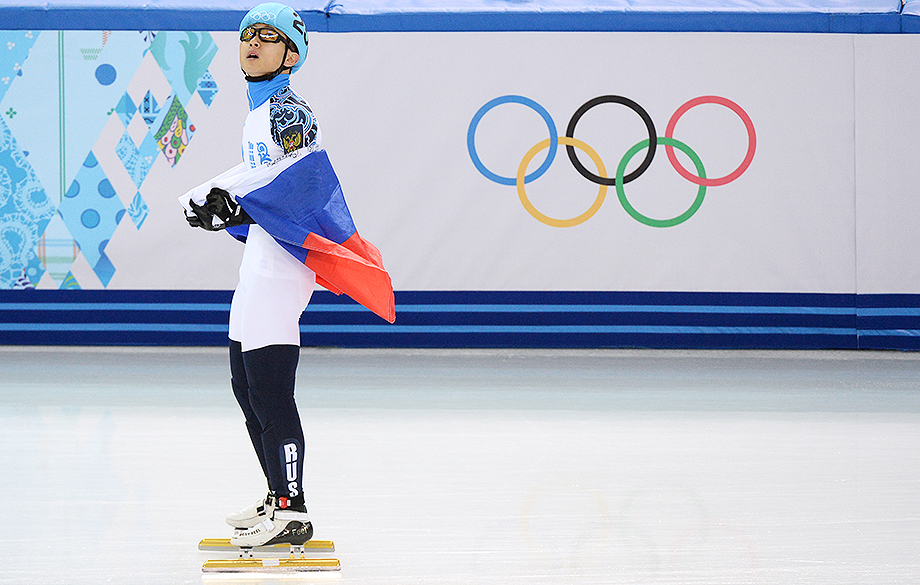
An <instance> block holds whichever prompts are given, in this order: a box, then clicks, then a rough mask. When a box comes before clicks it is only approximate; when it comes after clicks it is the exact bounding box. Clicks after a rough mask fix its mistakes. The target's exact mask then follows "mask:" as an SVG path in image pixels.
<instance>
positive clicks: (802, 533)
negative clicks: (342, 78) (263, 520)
mask: <svg viewBox="0 0 920 585" xmlns="http://www.w3.org/2000/svg"><path fill="white" fill-rule="evenodd" d="M228 378H229V371H228V366H227V357H226V350H224V349H222V348H191V349H188V348H37V347H0V436H2V450H0V522H2V526H3V528H4V530H3V531H2V536H0V546H2V550H3V555H2V557H3V562H2V563H0V583H16V584H20V583H22V584H30V585H31V584H43V585H51V584H67V585H78V584H93V585H95V584H99V583H118V584H122V583H123V584H129V583H130V584H132V585H133V584H145V585H157V584H169V585H175V584H180V583H247V584H249V583H262V582H264V583H289V582H296V583H311V582H324V583H328V582H340V583H342V584H343V585H345V584H348V585H351V584H362V585H363V584H374V585H386V584H393V585H396V584H399V585H410V584H416V583H417V584H423V583H424V584H455V583H475V584H478V583H483V584H508V585H510V584H515V585H517V584H544V583H545V584H553V585H559V584H567V583H572V584H576V583H577V584H579V585H586V584H595V583H596V584H600V583H604V584H609V583H625V584H631V583H635V584H643V585H647V584H658V583H669V584H670V583H673V584H694V583H699V584H707V585H715V584H723V583H724V584H732V585H737V584H746V583H763V584H771V585H772V584H794V583H808V584H819V583H820V584H822V585H833V584H857V583H859V584H866V583H871V584H873V585H884V584H892V583H905V584H906V583H912V584H913V583H918V582H920V355H918V354H910V353H887V352H885V353H882V352H753V351H740V352H713V351H698V352H697V351H693V352H689V351H687V352H684V351H638V350H637V351H523V350H521V351H518V350H500V351H499V350H496V351H457V350H443V351H442V350H431V351H424V350H343V349H308V348H305V349H303V350H302V353H301V361H300V368H299V379H298V386H297V388H298V390H297V397H298V403H299V407H300V412H301V417H302V419H303V421H304V426H305V431H306V435H307V455H308V464H307V469H306V476H307V480H306V483H307V486H308V488H307V504H308V506H309V508H310V515H311V518H312V519H313V522H314V525H315V527H316V534H315V537H316V538H317V539H331V540H334V541H335V544H336V553H335V555H334V556H336V557H337V558H339V559H340V560H341V562H342V570H341V573H340V574H339V575H335V576H329V575H307V576H304V577H297V578H277V577H251V578H250V577H235V578H230V579H228V578H223V577H222V578H216V579H215V578H212V577H208V576H203V575H202V573H201V564H202V563H203V562H204V561H205V560H206V559H207V558H208V556H212V557H213V556H214V555H207V554H205V553H201V552H199V551H198V550H197V548H196V547H197V543H198V541H199V540H200V539H201V538H205V537H215V538H216V537H228V536H229V535H230V529H229V527H228V526H226V525H225V524H224V516H225V515H226V514H227V513H228V512H231V511H234V510H236V509H238V508H240V507H243V506H245V505H247V504H249V503H251V502H253V501H255V500H256V499H257V498H259V497H261V496H263V495H264V493H265V483H264V480H263V479H262V477H261V471H260V469H259V466H258V462H257V460H256V458H255V456H254V454H253V453H252V448H251V446H250V444H249V440H248V437H247V435H246V431H245V428H244V426H243V419H242V415H241V414H240V413H239V412H238V408H237V406H236V403H235V401H234V399H233V396H232V393H231V392H230V389H229V382H228Z"/></svg>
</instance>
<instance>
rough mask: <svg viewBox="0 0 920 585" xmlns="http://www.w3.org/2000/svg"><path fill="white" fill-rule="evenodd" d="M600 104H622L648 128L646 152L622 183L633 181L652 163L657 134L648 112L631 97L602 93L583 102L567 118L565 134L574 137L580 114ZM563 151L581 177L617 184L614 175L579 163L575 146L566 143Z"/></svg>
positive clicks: (598, 183) (604, 183) (592, 180)
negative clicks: (607, 175)
mask: <svg viewBox="0 0 920 585" xmlns="http://www.w3.org/2000/svg"><path fill="white" fill-rule="evenodd" d="M600 104H621V105H624V106H626V107H627V108H629V109H631V110H632V111H634V112H636V113H637V114H639V117H640V118H642V121H643V122H645V128H646V130H648V142H649V147H648V153H647V154H646V155H645V158H644V159H643V160H642V164H640V165H639V167H638V168H636V170H634V171H633V172H631V173H629V174H627V175H625V176H624V177H623V183H629V182H631V181H634V180H636V179H638V178H639V177H640V176H642V173H644V172H645V171H646V169H648V167H649V165H651V164H652V159H654V158H655V151H656V150H657V148H656V147H657V146H658V134H657V133H656V132H655V123H654V122H652V117H651V116H649V114H648V112H646V111H645V108H643V107H642V106H640V105H639V104H637V103H636V102H634V101H632V100H631V99H629V98H627V97H623V96H621V95H602V96H599V97H596V98H594V99H592V100H588V101H587V102H585V103H584V104H583V105H582V106H581V107H580V108H578V110H576V111H575V113H574V114H572V119H571V120H569V125H568V127H567V128H566V129H565V135H566V136H568V137H569V138H575V126H576V125H577V124H578V121H579V120H580V119H581V117H582V116H584V115H585V113H587V111H588V110H590V109H591V108H593V107H595V106H599V105H600ZM565 152H566V154H568V155H569V160H570V161H572V165H573V166H574V167H575V168H576V169H577V170H578V172H579V173H581V176H582V177H584V178H586V179H588V180H589V181H591V182H592V183H595V184H597V185H608V186H611V185H616V184H617V179H616V177H607V178H605V177H600V176H598V175H595V174H594V173H592V172H591V171H589V170H588V169H586V168H585V166H584V165H583V164H581V161H580V160H578V156H577V155H576V154H575V147H574V146H572V145H571V144H567V145H566V146H565Z"/></svg>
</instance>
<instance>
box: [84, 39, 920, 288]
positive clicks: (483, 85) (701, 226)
mask: <svg viewBox="0 0 920 585" xmlns="http://www.w3.org/2000/svg"><path fill="white" fill-rule="evenodd" d="M214 38H215V40H216V42H217V44H218V47H219V50H218V53H217V56H216V58H215V60H214V62H213V63H212V65H211V69H210V70H211V73H212V75H213V76H214V78H215V80H216V82H217V85H218V87H220V92H219V93H218V94H217V96H216V97H215V99H214V102H213V103H212V104H211V106H210V107H209V108H205V107H204V106H203V105H201V104H197V105H198V107H197V108H194V105H196V104H194V103H193V105H192V106H190V110H189V117H190V119H192V120H194V121H195V122H196V133H195V136H194V138H193V143H192V144H191V145H190V147H189V148H188V151H187V153H186V154H185V156H184V158H183V159H182V160H181V161H180V162H179V163H178V164H177V165H176V167H175V168H174V169H173V168H168V167H167V165H165V164H163V165H161V166H160V167H159V168H158V167H157V166H156V165H155V166H154V167H153V169H152V170H151V173H150V175H149V177H148V178H147V180H146V182H145V183H144V190H143V191H144V192H146V193H149V195H148V196H147V197H146V199H147V201H148V203H149V204H150V205H151V214H150V220H149V221H150V222H151V226H150V229H148V230H141V231H139V232H138V233H137V234H132V237H130V238H128V237H125V238H120V239H118V238H113V239H112V241H111V243H110V245H109V248H108V250H109V252H110V256H111V257H112V258H113V261H117V262H116V265H117V266H118V271H117V272H116V275H115V277H114V278H113V281H112V283H111V284H110V287H124V288H169V289H175V288H232V287H233V286H234V284H235V268H236V267H235V264H236V262H235V259H236V257H238V255H239V253H240V251H239V248H240V246H239V245H238V244H237V243H235V242H234V241H232V240H231V239H230V238H228V237H221V236H216V235H215V234H208V233H204V232H200V231H192V230H188V229H187V227H186V226H185V225H184V222H183V221H182V220H181V215H180V213H179V210H178V209H177V208H175V205H174V195H175V194H176V193H179V192H181V191H182V190H184V189H185V188H187V187H190V186H192V185H194V184H197V183H198V182H201V181H203V180H205V179H207V178H209V177H210V176H212V175H214V174H217V173H218V172H219V171H221V170H223V169H225V168H228V167H229V166H231V165H232V164H235V163H236V162H237V161H238V157H239V146H238V140H239V131H240V126H241V123H242V119H243V118H244V116H245V105H246V104H245V95H244V91H245V89H244V84H243V83H242V81H241V80H240V79H239V71H238V64H237V60H236V47H237V44H238V43H237V41H236V39H235V38H234V35H233V34H232V33H227V34H224V33H217V34H214ZM311 39H312V40H313V42H312V43H311V49H310V55H309V58H308V62H307V65H306V66H305V67H304V68H303V69H302V70H301V72H299V73H298V74H297V75H296V76H294V78H293V80H294V86H295V89H296V90H297V91H299V92H300V93H301V94H302V95H304V96H305V97H306V98H307V99H308V101H310V103H311V105H312V106H313V108H314V110H315V111H316V113H317V116H318V118H319V120H320V124H321V126H322V128H323V134H324V141H325V146H326V148H327V150H328V151H329V153H330V157H331V158H332V161H333V164H334V165H335V167H336V169H337V171H338V174H339V175H340V179H341V181H342V184H343V187H344V189H345V193H346V197H347V199H348V201H349V205H350V207H351V210H352V213H353V214H354V216H355V220H356V222H357V225H358V227H359V230H360V231H361V232H362V234H363V235H364V236H365V237H367V238H368V239H370V240H371V241H373V242H375V243H376V244H377V245H378V247H379V248H380V249H381V251H382V252H383V254H384V259H385V261H386V264H387V268H388V270H389V271H390V273H391V274H392V276H393V282H394V286H395V287H396V288H397V289H401V290H681V291H693V290H725V291H790V292H851V291H853V290H854V287H855V284H856V274H855V268H856V262H855V233H856V232H855V215H854V214H855V208H854V200H855V196H856V194H855V181H856V178H855V174H854V173H855V170H856V160H855V148H856V144H855V142H854V133H855V116H856V106H855V103H854V99H855V95H854V89H853V88H854V82H855V79H854V72H855V71H856V70H857V69H858V70H873V69H876V68H882V69H885V68H888V69H895V68H894V67H892V66H891V65H890V62H891V58H890V57H891V56H890V54H888V55H885V54H882V53H883V51H882V52H878V53H879V54H877V55H876V61H877V62H876V63H875V64H874V65H873V64H872V63H871V62H868V61H867V62H865V63H861V64H859V66H858V67H857V65H856V63H855V61H854V60H855V56H856V54H857V53H856V52H855V50H854V43H855V40H859V41H860V45H871V44H872V42H873V41H876V40H877V37H859V38H857V37H854V36H849V35H827V36H822V35H771V34H642V33H636V34H629V33H448V34H445V33H370V34H314V35H313V36H312V37H311ZM897 40H899V41H902V43H901V44H902V45H903V44H913V45H915V44H916V43H915V42H914V43H909V42H910V41H915V39H913V37H907V38H903V39H900V38H899V39H897ZM870 48H871V47H868V46H867V47H865V48H863V49H862V50H860V51H859V52H858V54H859V55H860V57H861V58H863V59H866V60H868V59H871V58H872V55H873V52H872V51H871V50H870ZM150 69H151V71H150V75H144V76H143V79H144V80H145V82H147V83H149V80H150V79H151V78H155V77H156V75H155V74H156V73H158V72H156V71H153V68H152V67H151V68H150ZM897 69H899V68H897ZM886 77H893V78H894V79H895V80H896V79H898V75H896V74H888V75H887V76H886ZM164 83H165V82H164ZM129 89H130V88H129ZM860 92H865V93H869V92H874V93H875V94H877V95H880V96H881V95H885V89H884V85H882V84H872V88H871V89H869V88H861V89H860ZM608 95H615V96H622V97H625V98H629V99H630V100H632V101H634V102H635V103H636V104H637V105H638V106H639V107H641V108H642V109H643V110H644V111H645V112H647V113H648V116H649V117H650V119H651V121H652V123H653V124H654V128H655V133H656V135H657V136H662V137H663V136H665V131H666V128H667V125H668V122H669V120H670V119H671V118H672V116H673V115H674V114H675V112H676V111H677V110H678V108H680V107H681V106H682V105H684V104H686V103H687V102H689V101H690V100H694V99H699V98H705V96H718V97H721V98H725V99H727V100H730V101H731V102H733V103H734V104H737V106H738V107H739V108H740V109H741V110H742V112H743V114H744V115H746V116H748V117H749V120H750V122H749V125H750V126H746V125H745V120H744V119H743V118H742V117H741V115H739V114H738V113H737V112H735V111H733V110H732V109H730V108H729V107H727V106H726V105H722V104H720V103H711V102H710V103H705V102H704V103H701V104H699V105H695V106H692V107H690V108H689V109H687V110H686V112H685V113H683V114H682V115H681V116H680V117H679V119H678V120H677V123H676V126H675V129H674V132H673V137H674V138H675V139H677V140H680V141H681V142H683V143H684V144H686V145H687V146H688V147H689V148H690V149H691V150H692V151H693V152H695V153H696V154H697V155H698V156H699V159H700V161H701V162H702V164H703V165H704V167H705V171H706V175H707V177H709V178H712V179H718V178H720V177H725V176H726V175H729V174H731V173H732V172H733V171H734V170H735V169H737V168H738V167H739V165H741V164H742V163H743V161H744V159H745V156H746V154H748V152H749V149H753V150H754V154H753V159H752V160H751V161H750V166H749V167H748V168H747V169H746V170H744V172H743V173H741V174H740V176H738V177H737V178H735V179H734V180H732V181H730V182H728V183H726V184H722V185H711V186H708V187H706V188H705V193H704V194H703V201H702V204H701V205H700V206H699V208H698V210H697V211H696V212H695V213H694V214H693V215H692V216H691V217H689V218H688V219H686V220H685V221H682V222H681V223H678V224H677V225H673V226H670V227H653V226H650V225H647V223H643V220H642V216H644V217H648V218H652V219H657V220H666V219H672V218H675V217H678V216H680V215H681V214H683V213H685V212H686V211H687V210H688V208H690V207H691V205H692V204H693V202H694V201H695V199H696V198H697V197H699V196H700V192H701V189H700V187H699V186H698V185H696V184H694V183H693V182H691V181H689V180H687V179H685V178H683V177H682V176H681V175H679V174H678V171H677V170H676V168H675V167H674V166H673V165H672V164H671V163H670V162H669V159H668V156H667V152H666V149H665V148H664V146H662V145H659V147H658V148H657V150H656V152H655V156H654V159H653V161H652V164H651V165H650V166H649V168H648V170H647V171H646V172H644V173H643V174H641V176H638V177H637V178H636V179H635V180H634V181H632V182H629V183H627V184H626V185H625V187H624V189H623V197H625V198H626V201H627V202H628V203H629V205H631V206H632V207H633V208H634V210H635V213H636V215H637V216H638V218H634V217H633V216H632V215H630V214H629V213H628V212H627V211H626V209H625V208H624V205H623V204H622V203H621V202H620V200H619V198H618V193H617V190H616V188H615V187H614V186H609V187H607V188H605V189H603V190H604V191H605V193H600V191H601V186H600V185H598V184H596V183H594V182H592V181H590V180H589V179H587V178H585V177H584V176H582V175H581V174H580V173H579V172H578V171H577V170H576V168H575V167H574V166H573V164H572V163H571V162H570V161H569V159H568V157H567V156H566V152H565V148H564V146H562V145H560V146H559V147H558V150H557V152H556V154H555V158H554V159H553V160H552V164H551V165H550V166H549V167H548V170H546V172H545V173H544V174H543V175H542V176H540V177H539V178H535V179H534V180H532V181H529V182H527V183H526V184H525V185H524V193H525V197H526V199H527V200H528V201H529V202H530V204H531V205H532V206H533V210H535V211H536V213H531V212H529V211H528V210H527V208H526V207H525V205H524V204H523V203H522V198H521V195H520V193H519V189H518V188H517V187H516V185H515V184H510V185H507V184H499V183H497V182H495V180H491V179H489V178H488V177H486V176H485V175H484V174H483V173H482V172H480V171H479V170H477V168H476V166H474V164H473V157H474V155H475V156H478V157H479V159H480V161H481V162H482V165H483V166H484V168H485V169H486V170H488V171H490V172H493V173H495V174H496V175H499V176H502V177H507V178H509V179H512V180H513V179H514V177H515V175H516V173H517V171H518V167H519V165H520V163H521V161H522V159H523V157H524V155H525V154H526V153H527V152H528V150H530V149H531V148H532V147H534V146H535V145H537V144H538V143H539V142H541V141H543V140H546V139H548V138H549V137H550V134H549V130H548V128H547V120H546V119H544V117H543V116H541V113H540V112H538V111H537V110H535V109H534V107H533V106H529V105H527V104H523V103H519V102H514V101H507V102H505V103H501V104H498V105H496V106H495V107H493V108H492V109H490V110H489V111H488V112H486V113H485V114H484V115H483V116H482V117H481V118H480V119H479V121H478V124H477V125H476V128H475V132H474V146H475V148H474V150H473V151H472V152H471V151H470V149H469V148H468V137H469V131H470V126H471V122H472V121H473V117H474V115H476V113H477V111H479V110H480V108H482V107H483V106H485V105H486V104H487V103H488V102H490V101H491V100H493V99H495V98H499V97H501V96H522V97H524V98H528V99H529V100H532V101H533V102H534V103H535V104H536V105H537V106H538V107H542V108H544V109H545V113H546V114H547V115H548V117H549V118H550V119H551V120H552V123H553V124H554V125H555V129H556V132H557V134H558V135H560V136H564V135H565V131H566V127H567V125H568V124H569V121H570V119H571V117H572V116H573V114H574V113H575V112H576V110H578V108H579V107H581V106H582V105H583V104H585V103H586V102H588V101H589V100H591V99H593V98H597V97H600V96H608ZM861 95H862V93H861ZM887 101H888V103H887V105H886V107H885V109H884V110H885V115H889V116H891V115H895V114H894V112H897V111H899V110H898V100H890V99H889V100H887ZM902 103H903V106H902V107H903V108H904V113H905V114H907V113H909V112H910V104H909V102H902ZM866 105H868V104H866ZM872 110H873V111H877V110H878V109H877V108H872ZM876 115H880V114H876ZM110 125H111V126H112V133H111V136H106V135H105V134H104V135H103V137H102V138H100V140H101V141H104V140H106V139H108V140H109V141H117V139H118V134H119V132H120V131H121V129H120V128H118V127H117V126H116V125H115V124H114V123H110ZM750 128H753V130H754V132H755V134H756V147H754V146H753V145H752V144H751V143H750V140H749V135H748V130H749V129H750ZM868 132H871V130H868ZM574 137H575V138H577V139H579V140H580V141H582V142H583V143H584V144H587V145H588V146H589V147H591V148H592V149H593V150H594V151H596V153H597V155H598V156H599V158H600V160H602V162H603V165H604V166H605V168H606V170H607V174H608V175H609V176H611V177H613V176H615V172H616V168H617V166H618V165H619V163H620V162H621V161H622V159H623V157H624V155H625V154H626V152H627V151H628V150H629V149H630V148H632V147H633V146H634V145H636V144H637V143H639V142H640V141H641V140H643V139H647V138H648V130H647V128H646V126H645V125H644V124H643V121H642V119H641V118H640V116H639V115H638V114H637V112H636V111H635V110H633V109H630V108H629V107H628V106H626V105H623V104H621V103H601V104H598V105H597V106H595V107H593V108H590V109H588V110H587V111H586V112H585V113H584V115H583V116H582V117H581V118H580V119H579V120H578V123H577V127H576V130H575V133H574ZM891 146H894V144H891ZM101 151H105V149H103V148H98V149H97V156H98V152H101ZM548 151H549V148H544V149H542V150H541V151H540V152H538V153H536V154H535V155H533V156H532V160H531V162H530V164H529V166H528V170H527V173H528V174H534V173H535V171H537V170H538V168H539V167H540V166H541V164H542V163H543V162H544V161H545V160H546V157H547V153H548ZM674 151H675V152H676V153H678V157H679V158H678V161H679V162H680V163H681V165H682V167H685V168H687V169H688V171H694V173H695V168H694V164H693V162H692V161H690V159H689V158H687V156H686V155H685V154H684V153H683V152H682V151H681V150H680V149H678V148H675V149H674ZM576 152H577V153H578V156H579V160H580V161H582V165H583V167H584V168H585V169H587V170H589V171H591V172H592V173H594V174H595V175H597V174H598V172H597V167H596V163H594V161H593V160H592V159H591V157H590V156H588V155H587V154H586V153H585V152H584V151H582V150H581V149H578V150H576ZM647 152H648V151H647V149H642V150H641V151H639V152H636V153H635V154H634V155H633V156H632V158H631V160H630V161H629V165H628V166H627V167H626V169H625V171H624V174H625V175H629V174H630V172H632V170H634V169H635V168H636V167H637V166H638V164H639V163H640V162H641V161H642V160H643V159H644V158H645V157H646V154H647ZM860 152H862V151H860ZM866 154H867V155H870V156H871V157H872V158H882V159H884V158H885V154H886V152H885V151H884V150H882V151H879V150H878V149H874V150H873V151H872V152H871V153H866ZM111 166H112V167H113V168H114V169H115V170H117V167H116V165H114V164H113V165H111ZM180 167H181V168H180ZM158 171H162V172H158ZM112 174H116V175H117V174H118V173H115V172H113V173H112ZM893 180H897V177H896V176H894V177H893ZM886 191H887V192H888V194H889V196H894V195H895V192H894V191H892V190H891V189H887V190H886ZM600 197H603V200H602V203H601V205H600V207H599V208H597V209H596V212H595V213H593V215H592V216H591V217H590V218H588V219H585V220H584V221H582V222H581V223H578V225H573V226H570V227H555V226H553V225H547V223H545V222H542V221H540V220H539V219H538V217H537V215H539V214H543V215H544V216H547V218H551V219H556V220H564V219H572V218H577V217H578V216H581V215H583V214H585V213H586V212H589V210H590V209H591V207H592V205H594V204H597V203H598V202H599V199H600ZM547 218H544V220H546V219H547ZM142 232H145V233H144V234H143V235H144V236H145V237H143V238H141V237H140V235H141V233H142ZM865 238H869V239H870V240H871V235H869V234H864V239H865ZM164 243H168V244H167V245H166V246H165V247H164V246H163V244H164ZM144 249H147V250H149V251H150V252H151V253H152V252H153V250H156V256H157V257H160V258H163V259H164V260H165V261H162V262H154V263H147V262H143V261H138V257H140V258H146V257H150V256H149V255H148V254H145V253H143V252H142V251H143V250H144ZM190 250H194V251H195V252H194V253H192V254H189V251H190ZM139 251H141V252H142V253H141V254H138V252H139ZM189 256H191V258H190V259H186V260H183V258H189ZM215 259H220V260H215ZM876 270H878V268H876ZM917 284H918V285H920V281H918V282H917Z"/></svg>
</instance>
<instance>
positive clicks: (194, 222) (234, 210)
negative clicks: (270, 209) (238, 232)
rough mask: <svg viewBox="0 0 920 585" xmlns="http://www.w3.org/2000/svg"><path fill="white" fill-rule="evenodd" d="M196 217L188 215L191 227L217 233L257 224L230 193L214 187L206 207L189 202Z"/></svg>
mask: <svg viewBox="0 0 920 585" xmlns="http://www.w3.org/2000/svg"><path fill="white" fill-rule="evenodd" d="M189 207H191V208H192V213H193V214H194V215H188V214H187V213H186V215H185V219H186V221H188V224H189V225H190V226H191V227H200V228H202V229H205V230H208V231H209V232H216V231H219V230H222V229H225V228H228V227H233V226H238V225H243V224H247V223H255V222H254V221H253V220H252V218H251V217H249V214H248V213H246V211H245V210H244V209H243V207H242V206H241V205H240V204H239V203H237V202H236V201H234V199H233V198H232V197H231V196H230V193H228V192H227V191H225V190H223V189H221V188H219V187H213V188H211V191H210V192H209V193H208V194H207V196H206V197H205V202H204V205H198V204H197V203H195V202H194V201H189Z"/></svg>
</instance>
